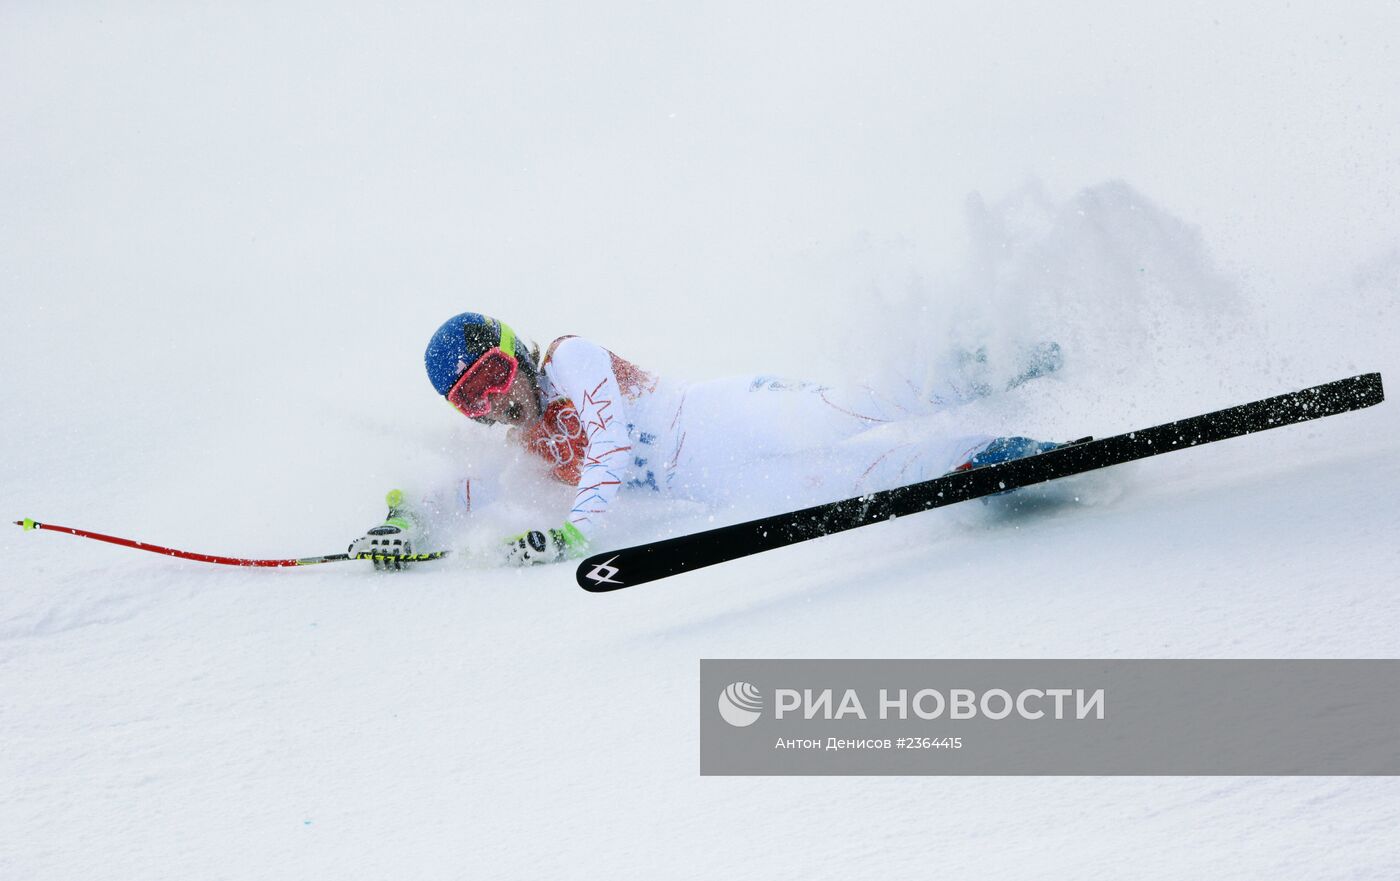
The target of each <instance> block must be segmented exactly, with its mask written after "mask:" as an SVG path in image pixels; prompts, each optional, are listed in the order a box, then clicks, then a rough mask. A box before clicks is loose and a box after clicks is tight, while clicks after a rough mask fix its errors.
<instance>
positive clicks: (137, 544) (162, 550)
mask: <svg viewBox="0 0 1400 881" xmlns="http://www.w3.org/2000/svg"><path fill="white" fill-rule="evenodd" d="M14 523H15V525H16V526H22V527H24V528H25V529H26V530H29V529H46V530H48V531H50V532H66V533H67V534H69V535H76V536H77V537H79V538H90V539H93V540H94V541H105V542H107V543H108V544H114V545H120V546H121V547H124V548H135V549H136V550H138V551H150V552H151V553H153V554H164V555H165V556H167V557H179V558H180V559H182V560H195V561H197V562H200V563H217V564H219V565H220V566H261V567H273V566H312V565H315V564H316V563H339V562H342V561H344V560H349V559H350V555H349V554H327V555H324V556H320V557H301V558H299V559H295V560H245V559H242V558H240V557H220V556H217V555H215V554H198V553H195V552H193V551H180V550H176V549H175V548H167V547H162V546H161V545H153V544H149V543H147V542H144V541H133V540H132V539H129V538H119V537H118V536H115V535H103V534H102V533H100V532H89V531H88V530H86V529H74V528H73V527H71V526H55V525H54V524H52V523H39V522H38V521H36V520H32V519H30V518H28V517H26V518H24V519H23V520H16V521H14Z"/></svg>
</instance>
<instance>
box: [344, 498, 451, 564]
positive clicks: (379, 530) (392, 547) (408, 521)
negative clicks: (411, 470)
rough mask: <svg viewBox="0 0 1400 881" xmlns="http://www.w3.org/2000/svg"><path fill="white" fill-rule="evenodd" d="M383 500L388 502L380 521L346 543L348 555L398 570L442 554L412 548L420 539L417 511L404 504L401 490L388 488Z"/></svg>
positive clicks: (416, 546)
mask: <svg viewBox="0 0 1400 881" xmlns="http://www.w3.org/2000/svg"><path fill="white" fill-rule="evenodd" d="M384 501H385V502H386V503H387V504H388V506H389V514H388V516H387V517H386V518H385V519H384V522H383V523H381V524H379V525H378V526H376V527H374V528H373V529H371V530H370V531H369V532H367V533H365V534H364V535H363V536H361V537H360V538H357V539H355V541H353V542H351V543H350V551H349V553H350V556H351V558H352V559H355V560H370V561H372V562H373V563H374V568H376V569H390V570H398V569H406V568H408V566H409V564H411V563H418V562H422V561H424V560H435V559H437V558H438V557H441V556H442V554H441V553H422V552H421V551H418V550H416V548H418V547H419V546H420V545H421V543H422V538H423V528H422V526H421V525H420V523H419V521H418V517H417V515H415V514H414V513H413V512H412V511H410V510H409V509H408V508H405V507H404V504H403V492H402V491H401V490H397V489H394V490H390V491H389V494H388V495H387V496H385V497H384Z"/></svg>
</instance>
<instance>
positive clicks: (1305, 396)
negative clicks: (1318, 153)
mask: <svg viewBox="0 0 1400 881" xmlns="http://www.w3.org/2000/svg"><path fill="white" fill-rule="evenodd" d="M1383 400H1385V392H1384V389H1383V388H1382V387H1381V375H1380V374H1379V373H1366V374H1362V375H1360V376H1353V377H1349V378H1347V379H1339V380H1337V381H1335V382H1329V383H1327V384H1325V385H1319V386H1314V387H1312V388H1307V389H1303V390H1302V391H1297V392H1292V393H1290V394H1286V395H1279V396H1277V397H1273V398H1265V399H1264V400H1262V401H1255V402H1253V403H1250V404H1241V405H1240V406H1238V407H1229V408H1227V409H1225V410H1217V411H1215V412H1214V413H1206V414H1204V415H1201V416H1192V417H1191V418H1189V419H1182V420H1179V421H1177V422H1168V423H1167V424H1165V425H1158V426H1154V427H1152V428H1146V429H1143V430H1141V431H1132V432H1128V433H1127V434H1120V435H1116V436H1114V437H1106V438H1102V439H1100V440H1085V441H1082V442H1078V443H1074V444H1070V445H1068V446H1064V447H1060V448H1059V449H1055V450H1051V451H1049V452H1047V453H1041V454H1039V455H1036V456H1029V457H1026V458H1024V459H1015V460H1013V461H1010V462H1003V463H1001V464H998V465H988V466H986V467H983V468H976V469H973V470H970V471H959V472H954V473H952V474H948V475H945V476H943V477H938V478H935V479H933V480H926V481H924V482H922V483H915V484H910V485H909V486H901V487H897V488H895V489H890V490H884V491H882V492H876V493H871V494H870V495H865V496H859V497H857V498H853V499H845V500H843V501H839V502H831V503H829V504H825V505H817V506H815V507H811V508H803V509H802V510H800V511H791V512H788V513H786V514H775V515H773V516H771V517H763V518H761V519H758V520H750V521H748V522H747V523H736V524H734V525H732V526H721V527H719V528H718V529H708V530H705V531H704V532H696V533H692V534H690V535H681V536H677V537H675V538H668V539H662V540H661V541H655V542H651V543H650V544H644V545H637V546H636V547H631V548H624V549H622V550H616V551H607V552H605V553H601V554H594V555H593V556H591V557H589V558H588V559H586V560H584V561H583V562H582V563H580V564H579V567H578V573H577V578H578V583H579V586H580V587H582V588H583V589H584V590H588V591H593V592H595V593H603V592H606V591H611V590H619V589H621V588H624V587H632V586H634V585H638V584H645V583H646V582H648V581H656V580H657V579H659V578H665V577H667V576H668V575H677V574H679V573H681V572H689V571H691V570H694V569H701V568H704V567H705V566H713V565H715V564H716V563H723V562H726V561H728V560H734V559H738V558H739V557H747V556H749V555H750V554H757V553H760V552H762V551H770V550H772V549H774V548H780V547H783V546H785V545H790V544H796V543H798V542H802V541H807V540H808V539H813V538H819V537H821V536H823V535H830V534H831V533H833V532H843V531H845V530H847V529H855V528H856V527H858V526H866V525H868V524H871V523H878V522H880V521H883V520H892V519H894V518H895V517H902V516H904V515H906V514H914V513H917V512H919V511H927V510H928V509H930V508H940V507H942V506H944V505H952V504H955V503H957V502H965V501H967V500H969V499H976V498H980V497H982V496H988V495H993V494H995V493H999V492H1005V491H1006V490H1011V489H1016V488H1017V487H1022V486H1029V485H1031V484H1036V483H1043V482H1045V481H1048V480H1055V479H1056V478H1060V477H1068V476H1070V475H1072V474H1082V473H1083V472H1085V471H1093V470H1095V469H1098V468H1107V467H1108V466H1110V465H1120V464H1122V463H1124V462H1132V461H1134V460H1136V459H1145V458H1147V457H1148V456H1156V455H1160V454H1162V453H1170V452H1171V451H1173V450H1182V449H1186V448H1187V447H1195V446H1199V445H1201V444H1208V443H1213V442H1215V441H1219V440H1226V439H1227V438H1232V437H1239V436H1240V435H1245V434H1252V433H1254V432H1257V431H1267V430H1268V429H1271V428H1279V427H1280V426H1284V425H1292V424H1294V423H1296V422H1307V421H1309V420H1312V419H1321V418H1322V417H1324V416H1335V415H1336V414H1338V413H1346V412H1349V411H1351V410H1360V409H1362V408H1363V407H1371V406H1374V405H1376V404H1379V403H1380V402H1381V401H1383Z"/></svg>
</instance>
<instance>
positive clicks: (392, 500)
mask: <svg viewBox="0 0 1400 881" xmlns="http://www.w3.org/2000/svg"><path fill="white" fill-rule="evenodd" d="M384 501H385V502H387V503H388V505H389V507H391V508H397V507H399V506H400V505H402V504H403V490H401V489H391V490H389V494H388V495H386V496H385V497H384Z"/></svg>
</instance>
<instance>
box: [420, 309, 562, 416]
mask: <svg viewBox="0 0 1400 881" xmlns="http://www.w3.org/2000/svg"><path fill="white" fill-rule="evenodd" d="M498 347H499V348H500V349H501V351H503V352H505V353H506V354H507V355H509V356H511V357H512V358H514V359H516V362H517V363H518V364H519V365H520V371H521V372H522V373H524V374H525V375H526V376H529V377H530V380H531V382H535V383H536V384H538V374H537V372H536V368H535V359H534V357H533V355H532V353H531V351H530V346H529V345H528V344H527V343H526V342H525V341H524V340H521V339H520V338H519V337H517V336H516V335H515V331H514V330H511V328H510V325H508V324H506V323H505V322H503V321H498V320H497V319H495V318H491V317H490V316H487V315H482V314H480V313H478V312H463V313H462V314H461V315H454V316H452V317H451V318H449V319H447V321H445V322H444V323H443V325H442V327H439V328H438V329H437V333H435V334H433V338H432V339H430V340H428V349H427V351H426V352H424V353H423V366H425V367H426V368H427V369H428V380H429V381H430V382H432V384H433V388H434V389H436V390H437V393H438V394H440V395H446V394H447V393H448V392H450V391H452V386H453V385H454V384H456V382H457V377H459V376H461V375H462V373H463V371H465V370H466V369H467V368H468V367H470V366H472V365H473V364H475V363H476V359H478V358H480V357H481V356H482V355H483V354H484V353H486V352H489V351H490V350H492V349H494V348H498Z"/></svg>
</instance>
